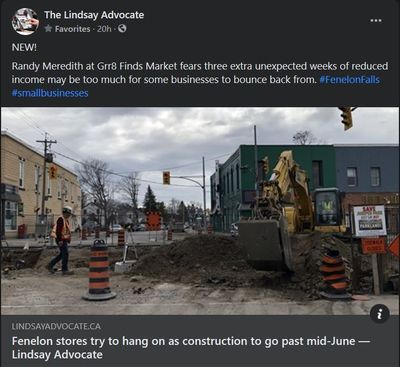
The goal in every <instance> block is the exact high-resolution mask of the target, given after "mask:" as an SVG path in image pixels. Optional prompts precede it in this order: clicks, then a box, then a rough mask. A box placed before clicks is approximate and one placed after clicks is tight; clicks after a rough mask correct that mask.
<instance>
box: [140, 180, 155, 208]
mask: <svg viewBox="0 0 400 367" xmlns="http://www.w3.org/2000/svg"><path fill="white" fill-rule="evenodd" d="M143 209H144V212H145V213H147V212H154V211H156V210H157V200H156V196H155V195H154V192H153V190H152V189H151V187H150V185H148V186H147V191H146V194H145V196H144V200H143Z"/></svg>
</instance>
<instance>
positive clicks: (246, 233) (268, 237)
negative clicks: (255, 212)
mask: <svg viewBox="0 0 400 367" xmlns="http://www.w3.org/2000/svg"><path fill="white" fill-rule="evenodd" d="M238 227H239V244H240V246H241V247H242V248H243V249H244V251H245V253H246V259H247V262H248V263H249V264H250V265H251V266H252V267H253V268H255V269H256V270H278V271H292V270H293V269H292V251H291V246H290V239H289V235H288V230H287V223H286V219H285V218H284V217H282V218H281V219H280V220H279V221H278V220H271V219H260V220H258V219H254V220H253V219H252V220H242V221H240V222H239V223H238Z"/></svg>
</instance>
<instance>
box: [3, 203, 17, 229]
mask: <svg viewBox="0 0 400 367" xmlns="http://www.w3.org/2000/svg"><path fill="white" fill-rule="evenodd" d="M5 209H6V212H5V222H4V227H5V230H6V231H13V230H16V229H17V203H16V202H14V201H6V208H5Z"/></svg>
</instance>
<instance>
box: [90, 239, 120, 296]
mask: <svg viewBox="0 0 400 367" xmlns="http://www.w3.org/2000/svg"><path fill="white" fill-rule="evenodd" d="M115 296H116V294H115V293H114V292H111V289H110V275H109V261H108V248H107V245H106V243H105V242H104V241H103V240H95V241H94V243H93V245H92V247H91V248H90V262H89V291H88V293H86V294H85V295H84V296H83V298H84V299H85V300H87V301H105V300H108V299H111V298H114V297H115Z"/></svg>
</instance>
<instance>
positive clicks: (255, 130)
mask: <svg viewBox="0 0 400 367" xmlns="http://www.w3.org/2000/svg"><path fill="white" fill-rule="evenodd" d="M254 176H255V190H256V202H255V209H256V212H257V211H258V201H257V200H258V196H259V192H258V152H257V126H256V125H254Z"/></svg>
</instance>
